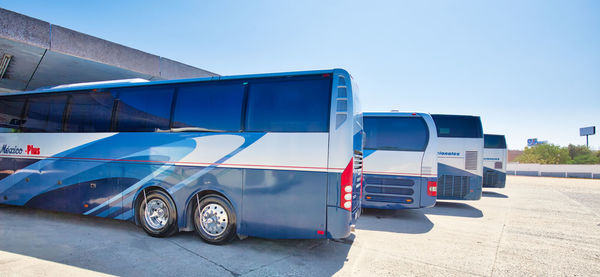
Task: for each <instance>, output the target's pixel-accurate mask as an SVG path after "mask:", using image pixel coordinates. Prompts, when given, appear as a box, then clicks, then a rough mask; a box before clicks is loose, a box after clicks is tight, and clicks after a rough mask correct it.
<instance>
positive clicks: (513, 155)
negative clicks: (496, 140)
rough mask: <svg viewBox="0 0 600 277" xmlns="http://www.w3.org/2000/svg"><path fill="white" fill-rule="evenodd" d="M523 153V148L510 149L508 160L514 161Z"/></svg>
mask: <svg viewBox="0 0 600 277" xmlns="http://www.w3.org/2000/svg"><path fill="white" fill-rule="evenodd" d="M521 154H523V150H508V162H509V163H510V162H514V161H515V159H516V158H517V157H518V156H521Z"/></svg>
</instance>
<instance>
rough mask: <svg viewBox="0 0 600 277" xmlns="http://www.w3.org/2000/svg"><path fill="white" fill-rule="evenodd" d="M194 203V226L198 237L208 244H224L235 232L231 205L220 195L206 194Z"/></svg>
mask: <svg viewBox="0 0 600 277" xmlns="http://www.w3.org/2000/svg"><path fill="white" fill-rule="evenodd" d="M197 203H198V204H196V205H194V209H193V210H194V227H195V229H196V233H198V235H200V238H202V240H204V241H205V242H207V243H210V244H224V243H227V242H229V241H231V240H232V239H233V238H234V237H235V234H236V218H235V213H234V212H233V207H232V206H231V204H230V203H229V201H227V199H225V198H224V197H222V196H220V195H207V196H205V197H203V198H202V199H200V200H199V201H197Z"/></svg>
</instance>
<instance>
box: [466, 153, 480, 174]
mask: <svg viewBox="0 0 600 277" xmlns="http://www.w3.org/2000/svg"><path fill="white" fill-rule="evenodd" d="M465 169H466V170H477V151H465Z"/></svg>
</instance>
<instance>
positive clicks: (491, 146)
mask: <svg viewBox="0 0 600 277" xmlns="http://www.w3.org/2000/svg"><path fill="white" fill-rule="evenodd" d="M483 138H484V149H483V187H490V188H503V187H505V186H506V161H507V159H508V149H507V148H506V139H505V138H504V135H489V134H485V135H484V136H483Z"/></svg>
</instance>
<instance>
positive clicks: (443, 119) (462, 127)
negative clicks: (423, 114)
mask: <svg viewBox="0 0 600 277" xmlns="http://www.w3.org/2000/svg"><path fill="white" fill-rule="evenodd" d="M431 117H433V121H435V126H436V127H437V133H438V137H447V138H481V137H483V130H482V127H481V120H480V119H479V117H477V116H463V115H440V114H436V115H431Z"/></svg>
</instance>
